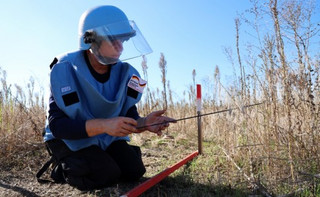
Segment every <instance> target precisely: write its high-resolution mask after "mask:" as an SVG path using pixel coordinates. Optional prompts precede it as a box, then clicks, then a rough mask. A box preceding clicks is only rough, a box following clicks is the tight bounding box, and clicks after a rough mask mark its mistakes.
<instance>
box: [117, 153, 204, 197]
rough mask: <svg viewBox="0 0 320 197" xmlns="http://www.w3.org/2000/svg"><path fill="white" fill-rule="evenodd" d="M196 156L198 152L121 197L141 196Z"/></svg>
mask: <svg viewBox="0 0 320 197" xmlns="http://www.w3.org/2000/svg"><path fill="white" fill-rule="evenodd" d="M197 155H198V151H195V152H194V153H192V154H190V155H189V156H187V157H185V158H184V159H183V160H181V161H179V162H178V163H176V164H174V165H173V166H171V167H169V168H167V169H165V170H164V171H162V172H160V173H159V174H157V175H155V176H153V177H152V178H150V179H149V180H147V181H145V182H143V183H141V184H140V185H138V186H137V187H135V188H133V189H132V190H130V191H129V192H127V193H126V194H124V195H122V196H121V197H136V196H139V195H140V194H142V193H143V192H145V191H147V190H148V189H150V188H151V187H152V186H154V185H155V184H157V183H159V182H160V181H161V180H162V179H164V178H166V177H167V176H169V174H171V173H172V172H174V171H175V170H177V169H178V168H180V167H181V166H183V165H184V164H186V163H187V162H188V161H190V160H192V159H193V158H194V157H196V156H197Z"/></svg>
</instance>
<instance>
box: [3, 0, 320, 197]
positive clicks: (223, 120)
mask: <svg viewBox="0 0 320 197" xmlns="http://www.w3.org/2000/svg"><path fill="white" fill-rule="evenodd" d="M316 6H317V5H316V3H315V1H302V0H301V1H300V0H282V1H277V0H269V1H267V2H262V3H261V2H260V1H258V0H253V1H252V9H250V10H248V11H247V12H246V13H243V14H241V15H239V18H237V19H235V28H236V32H237V33H236V36H235V46H232V47H225V48H224V50H225V53H226V57H227V58H228V59H229V60H230V65H231V66H232V67H233V69H234V76H233V77H232V79H230V80H229V81H228V82H227V83H226V82H224V81H223V80H222V79H221V76H220V75H221V74H220V68H219V66H220V65H217V66H215V67H213V70H214V73H213V74H212V77H211V78H208V79H206V80H203V81H202V87H203V91H204V98H203V101H202V103H203V107H202V109H203V111H202V113H208V112H213V111H217V110H222V109H228V108H236V109H235V110H232V111H231V110H230V112H227V113H219V114H216V115H210V116H205V117H203V118H202V130H203V133H204V154H203V155H201V156H199V157H198V158H196V159H195V160H193V161H192V162H191V163H189V164H188V165H186V166H184V167H183V168H181V169H179V170H178V171H176V172H175V173H174V174H173V175H171V176H170V177H168V178H167V179H166V180H165V181H163V182H161V184H158V185H157V186H155V187H153V188H152V189H151V190H149V191H148V192H147V193H146V194H145V195H146V196H148V195H150V196H225V195H228V196H248V195H251V194H256V195H262V196H275V195H279V196H281V195H283V196H290V195H291V196H294V195H299V196H319V195H320V183H319V181H320V180H319V179H320V157H319V156H320V146H319V140H320V133H319V130H320V123H319V122H320V105H319V102H320V78H319V74H320V56H319V55H320V53H319V44H320V39H319V36H320V34H319V30H320V23H319V19H314V18H313V14H314V12H315V11H316V9H317V7H316ZM243 26H244V27H246V28H245V30H246V32H244V31H242V27H243ZM243 32H244V33H243ZM241 35H243V39H244V40H245V42H243V41H242V36H241ZM246 39H247V40H246ZM243 43H244V44H243ZM221 66H226V65H221ZM142 69H143V75H144V78H145V79H146V80H147V79H148V65H147V59H143V61H142ZM159 69H160V71H161V76H162V84H163V87H162V88H160V89H156V90H153V89H151V87H147V89H146V90H145V93H144V97H143V99H142V102H140V103H139V105H138V108H139V110H140V112H141V115H146V114H148V113H150V112H151V111H153V110H157V109H161V108H167V115H168V116H171V117H175V118H183V117H189V116H194V115H195V114H196V107H195V97H196V95H195V85H196V81H199V80H196V78H197V75H196V70H194V71H192V73H190V81H191V84H190V88H189V89H187V90H185V91H184V98H183V99H181V100H178V101H177V100H175V99H174V92H172V89H171V87H170V81H169V80H168V79H167V77H166V73H167V71H168V70H169V69H170V68H168V67H167V62H166V59H165V56H164V54H161V55H160V60H159ZM0 74H1V85H2V86H1V89H0V90H1V93H0V142H1V143H0V166H1V169H2V171H3V172H4V171H11V172H14V171H18V172H21V170H23V169H24V170H25V169H29V171H34V172H36V171H37V169H38V168H39V167H40V166H41V165H42V163H43V162H44V161H45V159H44V158H47V157H48V156H47V155H46V152H45V149H44V146H43V144H42V136H41V133H42V129H43V126H44V121H45V113H46V107H45V105H44V103H45V102H44V98H43V93H42V92H41V91H40V92H35V91H34V87H35V84H34V80H32V78H31V79H30V82H29V84H28V85H27V87H28V88H27V90H23V89H22V88H21V87H20V86H17V85H15V86H14V87H12V86H11V85H9V84H7V82H6V72H5V71H3V70H1V71H0ZM209 79H210V80H209ZM252 103H261V104H260V105H257V106H254V107H250V108H245V107H243V106H246V105H248V104H252ZM132 143H134V144H137V145H140V146H141V147H142V149H143V159H144V162H145V164H146V167H147V174H146V177H150V176H153V175H155V174H157V173H158V172H160V171H162V170H163V169H165V168H166V167H167V166H170V165H172V164H174V163H176V162H177V161H179V160H180V159H182V158H183V157H185V156H187V155H188V154H190V153H191V152H193V151H195V150H197V122H196V119H190V120H184V121H179V122H178V123H177V124H172V125H171V127H169V129H168V130H167V131H166V132H165V135H163V136H162V137H157V136H155V135H152V134H150V133H143V134H141V135H132ZM4 174H5V173H3V175H1V176H0V179H1V178H3V179H4V178H5V176H4ZM131 186H132V185H131ZM131 186H130V187H131ZM130 187H121V186H117V187H116V188H112V189H111V190H110V189H105V190H99V191H93V192H89V193H86V195H92V196H99V195H106V194H107V193H108V194H110V195H115V196H116V195H117V194H121V193H123V192H126V191H128V188H130Z"/></svg>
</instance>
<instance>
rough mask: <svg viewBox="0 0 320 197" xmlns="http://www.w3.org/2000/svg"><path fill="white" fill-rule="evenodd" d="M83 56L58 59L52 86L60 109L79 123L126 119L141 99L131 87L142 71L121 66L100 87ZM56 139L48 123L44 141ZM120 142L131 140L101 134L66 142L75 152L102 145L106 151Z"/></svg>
mask: <svg viewBox="0 0 320 197" xmlns="http://www.w3.org/2000/svg"><path fill="white" fill-rule="evenodd" d="M83 54H84V53H83V51H77V52H73V53H69V54H66V55H64V56H62V57H60V58H58V59H59V60H58V62H57V64H55V66H54V67H53V68H52V70H51V73H50V86H51V93H52V95H53V97H54V100H55V102H56V104H57V106H58V107H59V108H60V109H61V110H62V111H63V112H64V113H65V114H67V115H68V117H69V118H71V119H76V120H89V119H94V118H112V117H118V116H125V115H126V113H127V111H128V109H129V108H130V107H132V106H133V105H135V104H136V103H137V102H138V101H139V100H140V99H141V93H140V92H138V91H136V90H134V89H132V88H130V87H128V84H129V82H132V80H137V79H138V80H139V79H140V78H139V77H140V75H139V73H138V71H137V70H136V69H135V68H133V67H132V66H131V65H130V64H128V63H123V62H118V63H117V64H116V65H113V66H112V67H111V74H110V78H109V80H108V81H107V82H105V83H100V82H98V81H96V80H95V79H94V77H93V76H92V75H91V73H90V70H89V68H88V66H87V64H86V61H85V58H84V55H83ZM136 84H138V85H139V83H136ZM142 85H145V84H142ZM47 122H48V121H47ZM66 132H67V131H66ZM53 138H54V136H53V135H52V132H51V131H50V129H49V125H48V123H46V128H45V136H44V140H45V141H48V140H51V139H53ZM119 139H124V140H130V139H129V137H128V136H126V137H114V136H110V135H108V134H100V135H97V136H94V137H89V138H85V139H78V140H63V141H64V142H65V143H66V144H67V146H68V147H69V148H70V149H71V150H72V151H77V150H80V149H82V148H85V147H89V146H91V145H98V146H100V147H101V148H102V149H103V150H105V149H106V148H107V147H108V146H109V145H110V144H111V143H112V142H113V141H115V140H119Z"/></svg>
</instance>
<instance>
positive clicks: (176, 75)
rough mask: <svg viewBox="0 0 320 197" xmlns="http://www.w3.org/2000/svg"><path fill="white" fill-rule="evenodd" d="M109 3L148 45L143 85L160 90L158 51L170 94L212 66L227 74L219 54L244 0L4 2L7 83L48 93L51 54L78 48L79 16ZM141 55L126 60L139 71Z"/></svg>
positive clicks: (2, 60) (1, 32) (1, 35)
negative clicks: (29, 84)
mask: <svg viewBox="0 0 320 197" xmlns="http://www.w3.org/2000/svg"><path fill="white" fill-rule="evenodd" d="M103 4H109V5H115V6H117V7H119V8H120V9H122V10H123V11H124V12H125V13H126V14H127V16H128V18H129V19H131V20H134V21H135V22H136V24H137V25H138V27H139V28H140V30H141V32H142V34H143V35H144V37H145V38H146V40H147V41H148V43H149V45H150V46H151V48H152V49H153V53H152V54H149V55H147V60H148V67H149V69H148V75H149V82H148V83H149V86H150V87H151V89H155V88H157V87H159V88H161V87H162V86H161V83H160V82H161V79H160V75H161V74H160V70H159V64H158V62H159V58H160V53H163V54H164V55H165V58H166V60H167V68H168V70H167V79H168V80H169V81H170V85H171V88H172V89H173V91H174V92H175V93H176V96H177V97H178V98H179V97H182V92H183V91H184V90H187V89H188V86H189V85H191V84H192V71H193V69H196V73H197V75H196V82H197V83H203V81H204V79H208V78H211V77H212V76H213V73H214V69H215V66H216V65H219V67H220V72H221V76H222V77H226V78H228V76H230V75H232V74H231V73H232V67H231V65H230V62H228V60H227V58H226V55H225V54H224V52H223V48H224V47H234V45H235V25H234V19H235V18H236V17H237V16H238V14H239V13H243V12H244V11H245V10H246V9H248V8H250V7H251V4H250V2H249V0H226V1H222V0H198V1H195V0H161V1H159V0H135V1H132V0H104V1H102V0H90V1H88V0H55V1H44V0H10V1H6V2H5V3H2V5H1V6H0V18H1V20H0V39H1V44H2V47H0V53H1V56H0V67H1V68H2V69H4V70H6V71H7V79H8V82H9V83H11V84H14V83H17V84H19V85H21V86H24V85H23V84H25V83H26V82H28V79H29V78H30V76H32V77H34V78H35V80H36V84H39V85H41V86H43V88H45V90H46V91H48V80H49V77H48V73H49V64H50V63H51V61H52V60H53V58H54V57H55V56H56V55H58V54H62V53H64V52H67V51H73V50H77V49H78V21H79V17H80V16H81V14H82V13H83V12H84V11H85V10H87V9H89V8H92V7H94V6H97V5H103ZM141 60H142V59H141V58H138V59H134V60H130V61H129V63H131V64H132V65H133V66H134V67H135V68H137V69H138V70H139V71H140V73H141V75H142V71H141Z"/></svg>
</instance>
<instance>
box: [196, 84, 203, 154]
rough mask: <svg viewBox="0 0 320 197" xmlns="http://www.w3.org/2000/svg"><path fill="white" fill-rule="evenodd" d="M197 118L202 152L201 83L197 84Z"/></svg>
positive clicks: (200, 151) (199, 150)
mask: <svg viewBox="0 0 320 197" xmlns="http://www.w3.org/2000/svg"><path fill="white" fill-rule="evenodd" d="M197 114H198V117H197V120H198V152H199V155H201V154H202V138H203V137H202V130H201V85H200V84H197Z"/></svg>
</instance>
